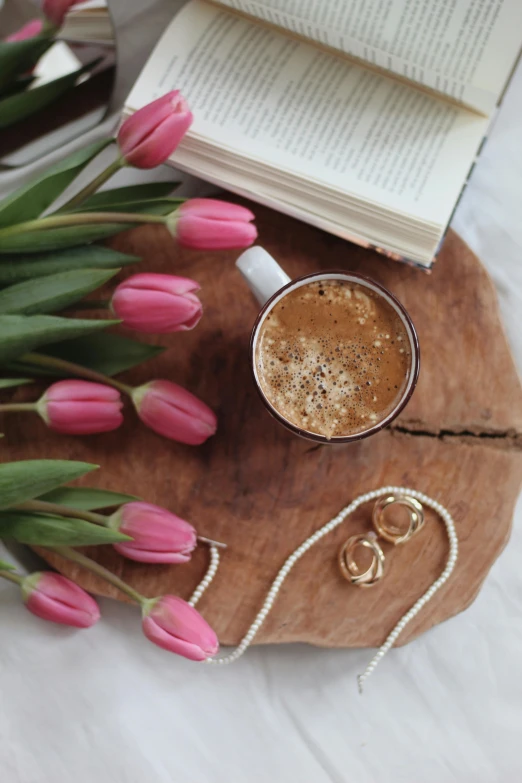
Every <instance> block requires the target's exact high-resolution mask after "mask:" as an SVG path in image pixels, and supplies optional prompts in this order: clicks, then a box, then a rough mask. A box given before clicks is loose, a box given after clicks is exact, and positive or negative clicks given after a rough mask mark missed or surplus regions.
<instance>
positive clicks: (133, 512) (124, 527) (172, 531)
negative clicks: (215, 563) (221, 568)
mask: <svg viewBox="0 0 522 783" xmlns="http://www.w3.org/2000/svg"><path fill="white" fill-rule="evenodd" d="M109 527H111V528H113V529H114V530H119V531H120V532H121V533H125V534H126V535H127V536H131V538H132V539H133V540H132V541H125V542H124V543H121V544H114V548H115V549H116V551H117V552H119V553H120V555H123V556H124V557H128V558H130V560H137V561H138V562H139V563H187V562H188V561H189V560H190V555H191V552H192V550H193V549H194V548H195V546H196V543H197V537H196V531H195V530H194V528H193V527H192V525H189V523H188V522H185V520H184V519H180V517H177V516H176V515H175V514H171V513H170V511H167V510H166V509H165V508H161V507H160V506H154V505H152V503H141V502H135V503H125V505H123V506H121V507H120V508H119V509H118V511H116V512H115V513H114V514H112V516H111V517H110V518H109Z"/></svg>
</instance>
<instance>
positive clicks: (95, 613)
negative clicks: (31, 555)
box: [22, 571, 100, 628]
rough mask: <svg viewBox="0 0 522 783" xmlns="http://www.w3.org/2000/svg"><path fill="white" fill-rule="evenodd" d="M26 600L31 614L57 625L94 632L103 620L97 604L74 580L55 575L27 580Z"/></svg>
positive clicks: (32, 576) (39, 574) (38, 575)
mask: <svg viewBox="0 0 522 783" xmlns="http://www.w3.org/2000/svg"><path fill="white" fill-rule="evenodd" d="M22 596H23V599H24V602H25V605H26V606H27V608H28V609H29V611H30V612H32V613H33V614H35V615H36V616H37V617H41V618H42V619H44V620H50V621H51V622H53V623H61V624H62V625H73V626H75V627H76V628H90V626H91V625H94V623H96V622H98V620H99V619H100V610H99V608H98V604H97V603H96V601H95V600H94V599H93V598H91V596H90V595H89V594H88V593H86V592H85V590H82V588H81V587H78V585H76V584H74V582H71V580H70V579H66V578H65V576H61V575H60V574H54V573H53V572H52V571H43V572H37V573H35V574H30V576H27V577H26V578H25V579H24V581H23V582H22Z"/></svg>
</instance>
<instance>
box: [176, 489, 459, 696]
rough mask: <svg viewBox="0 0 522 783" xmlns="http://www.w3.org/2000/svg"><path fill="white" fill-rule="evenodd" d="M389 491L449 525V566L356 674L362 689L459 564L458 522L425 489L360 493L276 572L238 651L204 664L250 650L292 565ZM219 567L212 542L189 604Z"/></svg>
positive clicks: (225, 660) (230, 660) (230, 659)
mask: <svg viewBox="0 0 522 783" xmlns="http://www.w3.org/2000/svg"><path fill="white" fill-rule="evenodd" d="M388 494H399V495H401V494H403V495H410V496H411V497H413V498H415V499H416V500H419V501H420V502H421V503H423V504H424V505H425V506H428V507H429V508H431V509H432V510H433V511H435V512H436V513H437V514H438V515H439V516H440V517H441V519H442V521H443V522H444V524H445V526H446V532H447V534H448V541H449V552H448V558H447V560H446V566H445V568H444V570H443V572H442V574H441V575H440V576H439V578H438V579H436V580H435V582H433V584H432V585H431V587H429V588H428V590H426V592H425V593H424V595H422V596H421V597H420V598H419V599H418V600H417V601H416V602H415V603H414V604H413V606H412V607H411V609H409V610H408V611H407V612H406V613H405V614H404V615H403V616H402V617H401V619H400V620H399V622H398V623H397V625H396V626H395V628H394V629H393V630H392V631H391V633H390V634H389V635H388V637H387V638H386V640H385V642H384V644H382V645H381V647H379V649H378V650H377V652H376V653H375V655H374V656H373V658H372V659H371V661H370V662H369V664H368V666H367V667H366V669H365V670H364V672H363V673H362V674H360V675H359V676H358V677H357V682H358V685H359V691H361V692H362V686H363V683H364V681H365V680H366V679H367V678H368V677H369V676H370V674H371V673H372V672H373V671H374V669H375V667H376V666H377V664H378V663H379V661H380V660H381V659H382V658H384V656H385V655H386V653H387V652H388V650H389V649H390V647H392V645H393V644H394V643H395V642H396V641H397V639H398V637H399V635H400V634H401V633H402V631H403V630H404V628H405V627H406V626H407V625H408V623H410V622H411V621H412V620H413V618H414V617H416V615H417V614H418V613H419V612H420V610H421V609H422V608H423V606H425V605H426V604H427V603H428V601H429V600H430V599H431V598H432V597H433V596H434V595H435V593H436V592H437V590H440V588H441V587H442V585H443V584H445V583H446V582H447V581H448V579H449V577H450V576H451V574H452V572H453V569H454V568H455V565H456V563H457V557H458V539H457V533H456V531H455V523H454V521H453V518H452V516H451V514H450V513H449V511H448V510H447V509H446V508H444V506H443V505H441V504H440V503H438V502H437V501H436V500H433V499H432V498H430V497H428V495H424V494H423V493H422V492H417V491H416V490H414V489H408V488H407V487H381V488H380V489H376V490H374V491H373V492H366V493H365V494H364V495H359V497H357V498H356V499H355V500H354V501H353V502H352V503H350V504H349V505H348V506H345V508H343V509H342V511H340V512H339V514H337V516H336V517H334V518H333V519H331V520H330V521H329V522H327V523H326V525H323V527H322V528H320V529H319V530H317V531H316V532H315V533H313V534H312V535H311V536H310V537H309V538H307V539H306V541H303V543H302V544H301V545H300V546H299V547H297V549H296V550H295V551H294V552H293V553H292V554H291V555H290V556H289V557H288V558H287V560H286V561H285V563H284V564H283V566H282V567H281V569H280V570H279V573H278V574H277V576H276V578H275V579H274V581H273V582H272V585H271V587H270V589H269V591H268V593H267V595H266V598H265V600H264V603H263V605H262V607H261V609H260V610H259V612H258V613H257V616H256V618H255V619H254V622H253V623H252V625H251V626H250V628H249V629H248V631H247V632H246V634H245V635H244V637H243V638H242V639H241V641H240V643H239V644H238V646H237V647H236V649H235V650H233V651H232V652H231V653H229V654H228V655H224V656H222V657H220V658H208V659H207V660H206V661H204V663H208V664H219V665H224V664H229V663H233V662H234V661H237V659H238V658H240V657H241V656H242V655H243V653H244V652H245V651H246V650H247V648H248V647H249V646H250V644H251V643H252V640H253V639H254V637H255V636H256V634H257V632H258V631H259V629H260V628H261V626H262V625H263V623H264V621H265V620H266V618H267V616H268V613H269V612H270V610H271V608H272V606H273V604H274V601H275V600H276V598H277V595H278V593H279V591H280V589H281V586H282V584H283V582H284V581H285V579H286V577H287V576H288V574H289V573H290V571H291V570H292V568H293V567H294V566H295V564H296V563H297V561H298V560H300V559H301V558H302V557H303V555H304V554H306V552H308V550H309V549H311V548H312V547H313V546H314V544H316V543H317V542H318V541H320V540H321V538H324V536H326V535H328V533H331V532H332V530H335V528H336V527H338V526H339V525H340V524H341V523H342V522H344V520H345V519H346V517H348V516H349V515H350V514H352V513H353V512H354V511H355V509H356V508H358V507H359V506H361V505H363V503H369V502H370V501H372V500H377V499H378V498H379V497H381V496H382V495H388ZM218 566H219V551H218V549H217V547H216V546H214V545H213V544H211V545H210V564H209V567H208V570H207V573H206V574H205V576H204V577H203V579H202V581H201V582H200V584H199V585H198V587H197V588H196V590H195V591H194V593H193V594H192V596H191V598H190V600H189V604H190V605H191V606H195V605H196V604H197V602H198V601H199V599H200V598H201V596H202V595H203V593H204V592H205V590H206V589H207V588H208V586H209V585H210V583H211V582H212V580H213V578H214V576H215V575H216V572H217V570H218Z"/></svg>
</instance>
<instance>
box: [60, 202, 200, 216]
mask: <svg viewBox="0 0 522 783" xmlns="http://www.w3.org/2000/svg"><path fill="white" fill-rule="evenodd" d="M184 201H185V199H182V198H151V199H144V200H142V201H114V202H112V203H110V204H102V205H100V206H99V207H97V208H96V211H97V212H127V213H131V214H132V213H140V214H145V215H170V213H171V212H174V210H175V209H177V208H178V207H179V206H180V204H182V203H183V202H184ZM91 209H93V207H86V206H85V205H84V204H82V206H81V207H79V208H78V209H75V210H74V214H76V213H81V212H90V211H91Z"/></svg>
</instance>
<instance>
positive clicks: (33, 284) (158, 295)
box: [0, 91, 256, 445]
mask: <svg viewBox="0 0 522 783" xmlns="http://www.w3.org/2000/svg"><path fill="white" fill-rule="evenodd" d="M191 122H192V114H191V112H190V110H189V108H188V106H187V104H186V102H185V100H184V99H183V97H182V96H181V95H180V94H179V92H178V91H172V92H169V93H168V94H167V95H165V96H163V97H162V98H159V99H158V100H156V101H154V102H153V103H151V104H149V105H148V106H145V107H144V108H143V109H141V110H140V111H138V112H136V113H135V114H134V115H133V116H132V117H130V118H129V119H127V120H126V121H125V122H124V123H123V124H122V126H121V128H120V130H119V133H118V136H117V138H116V139H115V140H113V139H108V140H104V141H102V142H97V143H95V144H92V145H91V146H90V147H88V148H86V149H84V150H81V151H80V152H77V153H75V154H73V155H71V156H70V157H69V158H66V159H65V160H63V161H61V162H60V163H59V164H58V165H56V166H54V167H52V168H51V169H49V170H47V171H46V172H45V173H44V174H43V175H42V176H41V177H40V178H39V179H38V180H37V181H34V182H31V183H30V184H29V185H25V186H24V187H22V188H21V189H20V190H18V191H17V192H15V193H13V194H11V195H10V196H8V197H7V198H6V199H4V201H3V202H0V286H1V285H3V286H4V287H3V288H1V289H0V368H1V367H4V368H6V370H7V369H9V370H10V371H11V372H12V371H13V370H15V371H16V372H17V373H18V374H19V375H20V377H15V378H11V377H4V378H0V388H4V389H5V388H8V387H15V386H18V385H21V384H24V383H28V382H30V381H31V380H32V379H33V377H34V376H35V375H37V374H38V375H40V374H42V373H45V372H47V373H50V374H53V375H56V374H59V375H62V376H66V377H67V376H69V377H71V376H72V377H73V378H77V379H81V380H60V381H57V382H55V383H53V384H52V385H51V386H50V387H49V388H48V389H47V390H46V391H45V393H44V394H43V395H42V396H41V397H40V398H39V399H37V400H34V401H33V402H23V403H21V402H16V403H15V402H12V401H11V402H9V401H7V402H5V403H3V404H0V413H11V412H18V413H31V412H32V413H35V414H38V415H39V416H40V417H41V418H42V419H43V420H44V421H45V422H46V424H47V425H48V426H49V427H51V428H52V429H54V430H57V431H59V432H64V433H69V434H79V435H84V434H89V433H96V432H106V431H109V430H114V429H116V428H117V427H119V426H120V424H121V422H122V420H123V417H122V412H121V409H122V399H121V395H124V396H127V397H129V399H130V400H131V402H132V404H133V405H134V407H135V408H136V411H137V412H138V415H139V417H140V419H141V420H142V421H143V422H144V423H145V424H146V425H147V426H149V427H150V428H151V429H153V430H154V431H156V432H158V433H160V434H162V435H165V436H166V437H168V438H172V439H174V440H177V441H180V442H182V443H186V444H190V445H199V444H201V443H203V442H204V441H205V440H206V439H207V438H208V437H209V436H210V435H213V434H214V432H215V431H216V417H215V415H214V413H213V412H212V411H211V410H210V409H209V408H208V407H207V406H206V405H205V404H204V403H203V402H201V401H200V400H198V399H197V398H196V397H195V396H194V395H193V394H191V393H190V392H188V391H187V390H185V389H183V388H181V387H180V386H179V385H177V384H176V383H173V382H172V381H170V380H151V381H149V382H148V383H146V384H144V385H141V386H139V387H136V388H133V387H131V386H129V385H128V384H126V383H124V382H122V381H121V380H119V379H116V378H114V377H112V376H113V374H115V373H117V372H119V371H121V370H124V369H129V368H130V367H132V366H134V365H136V364H139V363H140V362H142V361H144V360H145V359H147V358H149V357H150V356H153V355H155V354H156V353H157V352H158V350H161V349H158V348H157V347H153V346H149V345H147V344H144V343H135V342H134V341H132V340H130V339H129V338H126V337H123V336H121V335H115V334H111V333H109V334H104V335H103V336H102V337H101V338H100V335H99V334H98V333H99V332H100V330H105V329H106V328H107V327H110V326H112V325H115V324H121V325H122V326H123V327H125V328H127V329H131V330H133V331H137V332H145V333H151V332H156V333H167V332H178V331H184V330H187V329H193V328H194V327H195V326H196V325H197V324H198V322H199V320H200V318H201V316H202V306H201V302H200V301H199V299H198V296H197V291H198V290H199V285H198V283H197V282H196V281H195V280H190V279H188V278H184V277H178V276H175V275H165V274H153V273H141V274H135V275H133V276H131V277H129V278H127V279H126V280H124V281H123V282H122V283H120V284H119V285H117V286H116V288H115V289H114V291H113V293H112V296H111V297H110V299H109V300H108V301H106V302H103V303H101V304H102V305H103V306H105V307H106V308H107V310H108V311H109V313H110V318H109V319H105V320H99V319H95V318H71V317H64V315H63V314H59V315H56V313H62V311H64V310H65V309H66V308H69V307H71V306H73V305H74V304H76V303H77V302H78V301H79V300H80V299H81V298H82V297H83V296H85V295H86V294H88V293H91V292H92V291H94V290H95V289H96V288H98V287H99V286H101V285H102V284H104V283H106V282H107V281H108V280H109V279H110V278H111V277H113V276H114V275H115V274H117V273H118V272H119V271H120V268H121V267H122V266H124V265H127V264H130V263H135V262H136V261H137V259H135V258H132V257H129V256H125V255H123V254H121V253H117V252H116V251H113V250H110V249H109V248H105V247H103V246H101V245H98V244H95V243H94V242H95V241H96V240H100V239H103V238H105V237H109V236H112V235H114V234H117V233H119V232H121V231H123V230H125V229H126V228H129V227H133V226H137V225H139V224H142V223H159V224H162V225H164V226H166V228H167V229H168V231H169V232H170V234H171V235H172V237H173V241H177V242H179V243H180V244H181V245H183V246H185V247H192V248H198V249H207V250H219V249H233V248H243V247H247V246H248V245H250V244H251V243H252V242H253V241H254V239H255V237H256V229H255V226H254V225H253V223H252V220H253V217H254V216H253V215H252V213H251V212H250V211H249V210H248V209H246V208H244V207H241V206H238V205H236V204H227V203H225V202H222V201H216V200H214V199H192V200H188V201H183V199H178V198H171V197H169V196H168V195H167V194H168V193H169V192H170V191H171V190H172V188H173V186H174V185H175V183H164V182H163V183H152V184H145V185H133V186H129V187H120V188H116V189H113V190H104V191H102V192H97V191H98V189H99V188H100V186H101V185H102V184H104V183H105V182H106V181H107V180H108V179H109V178H110V177H112V176H113V175H114V173H115V172H116V171H118V170H119V169H120V168H122V167H124V166H136V167H139V168H143V169H150V168H153V167H155V166H157V165H159V164H161V163H163V162H164V161H165V160H166V159H167V158H168V157H169V155H170V154H171V153H172V152H173V150H174V149H175V147H176V146H177V145H178V144H179V142H180V141H181V139H182V137H183V135H184V134H185V132H186V131H187V129H188V127H189V126H190V124H191ZM112 141H116V144H117V152H116V155H115V156H114V160H113V161H112V162H111V163H110V165H109V166H108V167H107V168H106V169H105V170H104V171H102V172H101V173H99V174H98V175H97V176H96V177H95V178H94V179H93V181H92V182H90V183H89V184H88V185H86V186H85V187H83V188H82V189H81V190H79V191H78V192H77V193H76V194H75V195H74V196H73V197H72V198H70V199H69V201H68V202H67V203H66V204H64V205H62V206H61V207H60V208H59V209H56V210H54V211H53V210H52V205H53V203H54V202H55V201H56V200H57V199H58V198H59V196H60V195H61V194H62V192H63V191H64V190H65V188H67V187H69V186H70V185H72V184H73V183H74V180H75V178H76V177H77V175H78V174H79V173H80V172H81V171H82V170H83V169H84V168H85V166H86V165H87V164H88V163H90V162H91V161H92V160H94V159H95V158H96V156H97V155H98V153H99V152H100V151H101V150H102V149H104V148H105V147H107V146H108V145H109V144H110V143H111V142H112ZM99 307H100V302H96V308H97V309H98V308H99ZM99 348H102V349H103V350H100V354H99V359H98V358H97V357H98V350H97V349H99ZM82 355H86V356H87V361H86V362H85V364H82V362H81V358H82ZM123 356H124V357H126V358H125V359H122V357H123ZM64 357H65V358H64ZM68 357H74V361H69V359H68ZM107 367H110V368H114V371H113V372H112V373H111V372H107V369H106V368H107ZM102 368H103V370H104V372H103V373H102V372H101V370H102Z"/></svg>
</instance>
